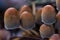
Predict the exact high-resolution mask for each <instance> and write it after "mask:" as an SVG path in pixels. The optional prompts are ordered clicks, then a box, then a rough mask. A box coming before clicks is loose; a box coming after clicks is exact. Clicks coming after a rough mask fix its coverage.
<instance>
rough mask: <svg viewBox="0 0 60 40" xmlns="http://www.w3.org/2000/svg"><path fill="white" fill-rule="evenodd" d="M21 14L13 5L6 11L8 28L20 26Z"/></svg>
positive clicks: (5, 19) (5, 22) (5, 20)
mask: <svg viewBox="0 0 60 40" xmlns="http://www.w3.org/2000/svg"><path fill="white" fill-rule="evenodd" d="M19 21H20V20H19V15H18V12H17V10H16V9H15V8H13V7H11V8H8V9H7V10H6V11H5V14H4V24H5V28H6V29H14V28H18V25H20V22H19Z"/></svg>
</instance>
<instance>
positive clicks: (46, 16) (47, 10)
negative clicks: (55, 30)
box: [41, 5, 56, 25]
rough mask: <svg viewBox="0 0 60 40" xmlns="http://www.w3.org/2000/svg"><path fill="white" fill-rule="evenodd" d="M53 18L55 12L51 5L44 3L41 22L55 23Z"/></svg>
mask: <svg viewBox="0 0 60 40" xmlns="http://www.w3.org/2000/svg"><path fill="white" fill-rule="evenodd" d="M55 18H56V12H55V9H54V7H53V6H51V5H46V6H44V7H43V8H42V14H41V19H42V22H43V23H45V24H47V25H51V24H53V23H55V21H56V19H55Z"/></svg>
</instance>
